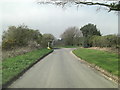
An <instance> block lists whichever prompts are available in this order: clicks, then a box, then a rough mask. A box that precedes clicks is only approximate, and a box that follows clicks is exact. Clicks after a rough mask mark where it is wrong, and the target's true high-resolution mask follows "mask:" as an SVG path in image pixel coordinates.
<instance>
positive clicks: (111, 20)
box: [0, 0, 118, 38]
mask: <svg viewBox="0 0 120 90" xmlns="http://www.w3.org/2000/svg"><path fill="white" fill-rule="evenodd" d="M36 1H37V0H1V1H0V9H1V12H0V17H1V19H0V21H2V22H0V23H1V24H2V28H1V30H6V29H7V28H8V26H10V25H15V26H18V25H20V24H23V23H24V24H25V25H27V26H28V27H29V28H32V29H38V30H40V32H41V33H52V34H53V35H54V36H55V37H57V38H59V36H60V34H61V33H63V32H64V30H65V29H66V28H68V27H71V26H77V27H78V28H80V27H81V26H84V25H86V24H88V23H93V24H96V25H97V28H98V29H99V30H100V31H101V33H102V34H103V35H107V34H117V33H118V16H117V14H116V13H115V12H109V13H108V10H103V9H101V10H100V11H97V9H98V7H96V6H82V7H81V6H79V8H78V9H77V7H76V6H75V5H71V6H70V5H66V6H65V7H64V8H61V7H59V6H54V5H39V4H37V3H36ZM1 15H2V16H1ZM1 32H2V31H0V34H1Z"/></svg>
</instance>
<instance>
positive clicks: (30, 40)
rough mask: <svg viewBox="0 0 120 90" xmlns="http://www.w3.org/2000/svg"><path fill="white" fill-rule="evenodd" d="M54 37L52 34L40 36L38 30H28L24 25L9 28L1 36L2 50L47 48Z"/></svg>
mask: <svg viewBox="0 0 120 90" xmlns="http://www.w3.org/2000/svg"><path fill="white" fill-rule="evenodd" d="M53 39H55V37H54V36H53V35H52V34H41V33H40V32H39V30H34V29H30V28H28V27H27V26H26V25H20V26H17V27H16V26H9V28H8V30H6V31H4V32H3V35H2V49H3V50H11V49H14V48H17V47H25V46H30V47H36V48H44V47H47V45H48V42H51V41H52V40H53Z"/></svg>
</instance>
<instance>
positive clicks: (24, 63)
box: [2, 49, 52, 84]
mask: <svg viewBox="0 0 120 90" xmlns="http://www.w3.org/2000/svg"><path fill="white" fill-rule="evenodd" d="M51 51H52V50H48V49H39V50H35V51H32V52H29V53H25V54H23V55H19V56H15V57H11V58H7V59H5V60H3V62H2V84H5V83H7V82H9V81H10V80H11V79H12V78H13V77H16V76H17V75H18V74H19V73H20V72H22V71H23V70H24V69H26V68H28V67H29V66H30V65H32V64H33V63H35V62H36V61H37V60H38V59H39V58H41V57H43V56H44V55H46V54H47V53H49V52H51Z"/></svg>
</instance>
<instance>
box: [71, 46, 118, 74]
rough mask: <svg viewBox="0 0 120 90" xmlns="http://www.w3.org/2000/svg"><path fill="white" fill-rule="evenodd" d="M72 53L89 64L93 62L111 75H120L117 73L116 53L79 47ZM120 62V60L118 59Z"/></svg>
mask: <svg viewBox="0 0 120 90" xmlns="http://www.w3.org/2000/svg"><path fill="white" fill-rule="evenodd" d="M73 53H74V54H75V55H76V56H78V57H80V58H81V59H83V60H86V61H87V62H89V63H91V64H95V65H97V66H99V67H101V68H103V69H104V70H107V71H108V72H110V73H112V74H113V75H116V76H120V73H118V60H119V59H118V55H117V54H115V53H110V52H106V51H100V50H93V49H87V48H79V49H76V50H74V51H73ZM119 62H120V61H119Z"/></svg>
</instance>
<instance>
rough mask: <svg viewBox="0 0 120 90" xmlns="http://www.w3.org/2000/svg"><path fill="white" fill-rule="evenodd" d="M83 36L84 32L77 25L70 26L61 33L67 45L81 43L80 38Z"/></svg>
mask: <svg viewBox="0 0 120 90" xmlns="http://www.w3.org/2000/svg"><path fill="white" fill-rule="evenodd" d="M81 37H83V35H82V32H81V31H80V30H79V28H77V27H69V28H67V29H66V30H65V32H63V34H61V39H62V40H63V41H64V44H65V45H79V44H80V42H79V40H78V39H80V38H81ZM76 40H77V42H76Z"/></svg>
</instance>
